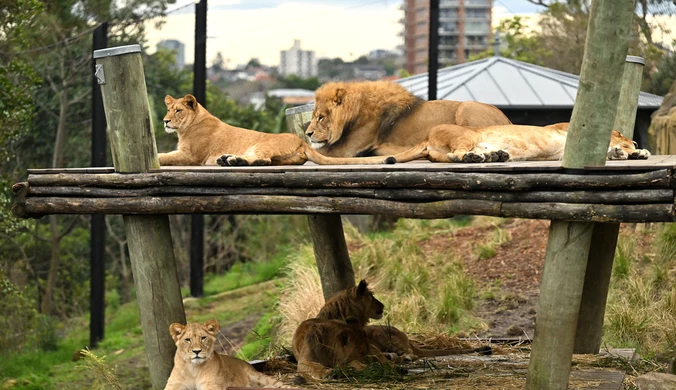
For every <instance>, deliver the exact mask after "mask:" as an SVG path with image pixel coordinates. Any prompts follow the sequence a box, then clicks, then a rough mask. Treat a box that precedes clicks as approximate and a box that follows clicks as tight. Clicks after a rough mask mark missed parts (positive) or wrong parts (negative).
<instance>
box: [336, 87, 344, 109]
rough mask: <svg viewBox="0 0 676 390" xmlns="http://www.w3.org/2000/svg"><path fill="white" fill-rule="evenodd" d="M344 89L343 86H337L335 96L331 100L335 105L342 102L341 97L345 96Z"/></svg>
mask: <svg viewBox="0 0 676 390" xmlns="http://www.w3.org/2000/svg"><path fill="white" fill-rule="evenodd" d="M346 92H347V91H345V90H344V89H343V88H338V89H337V90H336V96H335V97H334V98H333V102H334V103H336V106H340V104H341V103H343V97H345V93H346Z"/></svg>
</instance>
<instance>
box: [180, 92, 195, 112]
mask: <svg viewBox="0 0 676 390" xmlns="http://www.w3.org/2000/svg"><path fill="white" fill-rule="evenodd" d="M183 103H185V105H186V106H188V107H189V108H190V109H191V110H196V109H197V99H195V97H194V96H193V95H191V94H187V95H185V96H184V97H183Z"/></svg>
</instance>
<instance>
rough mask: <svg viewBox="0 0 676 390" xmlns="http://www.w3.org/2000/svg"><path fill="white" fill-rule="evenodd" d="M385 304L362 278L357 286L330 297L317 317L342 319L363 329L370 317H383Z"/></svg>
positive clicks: (377, 318)
mask: <svg viewBox="0 0 676 390" xmlns="http://www.w3.org/2000/svg"><path fill="white" fill-rule="evenodd" d="M384 308H385V305H383V303H382V302H380V301H379V300H377V299H376V297H375V296H373V292H372V291H371V290H369V288H368V283H367V282H366V281H365V280H361V281H360V282H359V284H358V285H357V286H355V287H351V288H348V289H346V290H343V291H341V292H339V293H336V294H335V295H334V296H332V297H331V298H329V300H328V301H326V303H325V304H324V306H323V307H322V308H321V310H319V314H318V315H317V318H319V319H323V320H341V321H344V322H346V323H351V324H355V325H356V326H357V327H358V328H359V329H363V328H364V327H365V326H366V324H368V322H369V320H370V319H375V320H379V319H381V318H383V309H384Z"/></svg>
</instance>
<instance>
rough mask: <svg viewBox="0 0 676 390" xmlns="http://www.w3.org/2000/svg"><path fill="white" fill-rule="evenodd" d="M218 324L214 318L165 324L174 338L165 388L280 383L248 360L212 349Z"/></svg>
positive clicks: (214, 389)
mask: <svg viewBox="0 0 676 390" xmlns="http://www.w3.org/2000/svg"><path fill="white" fill-rule="evenodd" d="M218 328H219V325H218V321H216V320H209V321H207V322H205V323H204V324H199V323H195V322H193V323H189V324H187V325H182V324H178V323H174V324H171V325H170V326H169V333H171V337H172V338H173V339H174V341H175V342H176V355H174V369H173V370H172V371H171V375H170V376H169V380H168V381H167V386H166V387H165V388H164V389H165V390H192V389H200V390H223V389H227V388H228V387H248V386H261V387H282V386H283V384H282V383H281V382H279V381H278V380H276V379H274V378H271V377H269V376H267V375H264V374H261V373H260V372H258V371H256V370H255V369H254V368H253V367H252V366H251V365H250V364H249V363H247V362H245V361H243V360H240V359H237V358H235V357H231V356H226V355H221V354H219V353H217V352H215V351H214V344H215V342H216V334H217V332H218Z"/></svg>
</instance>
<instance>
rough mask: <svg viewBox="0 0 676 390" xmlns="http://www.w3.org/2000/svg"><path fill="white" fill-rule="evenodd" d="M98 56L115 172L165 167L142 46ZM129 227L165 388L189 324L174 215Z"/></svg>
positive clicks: (128, 218) (144, 317)
mask: <svg viewBox="0 0 676 390" xmlns="http://www.w3.org/2000/svg"><path fill="white" fill-rule="evenodd" d="M94 58H95V59H96V67H97V69H96V76H97V80H98V82H99V84H101V93H102V95H103V106H104V108H105V111H106V120H107V123H108V129H109V130H108V135H109V138H110V144H111V145H110V146H111V149H112V152H113V160H114V164H115V170H116V171H117V172H147V171H148V170H149V169H157V168H159V166H160V164H159V160H158V158H157V146H156V144H155V134H154V132H153V126H152V117H151V115H150V108H149V106H148V94H147V92H146V84H145V76H144V74H143V63H142V60H141V47H140V46H139V45H130V46H120V47H115V48H110V49H102V50H96V51H95V52H94ZM124 227H125V231H126V234H127V239H128V242H129V258H130V260H131V266H132V272H133V275H134V285H135V287H136V297H137V301H138V306H139V312H140V318H141V328H142V330H143V338H144V341H145V349H146V357H147V359H148V368H149V369H150V379H151V382H152V385H153V388H154V389H163V388H164V386H165V384H166V382H167V379H168V378H169V374H170V373H171V369H172V367H173V357H174V351H175V350H176V347H175V345H174V342H173V340H172V339H171V337H170V335H169V325H170V324H171V323H173V322H180V323H185V312H184V311H183V302H182V299H181V291H180V286H179V282H178V273H177V271H176V261H175V260H174V252H173V250H172V248H173V246H172V243H171V233H170V231H169V217H168V216H166V215H153V216H134V215H125V216H124Z"/></svg>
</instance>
